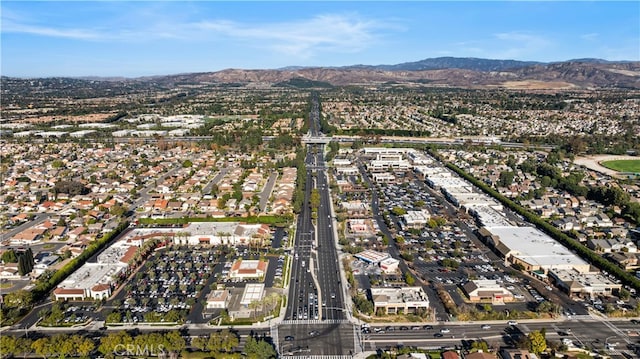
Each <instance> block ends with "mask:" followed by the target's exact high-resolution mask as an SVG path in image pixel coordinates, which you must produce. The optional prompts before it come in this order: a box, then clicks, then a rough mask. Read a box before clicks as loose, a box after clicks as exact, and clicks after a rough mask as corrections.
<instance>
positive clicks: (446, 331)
mask: <svg viewBox="0 0 640 359" xmlns="http://www.w3.org/2000/svg"><path fill="white" fill-rule="evenodd" d="M449 332H450V330H449V329H447V328H442V329H440V333H442V334H447V333H449Z"/></svg>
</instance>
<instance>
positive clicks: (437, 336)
mask: <svg viewBox="0 0 640 359" xmlns="http://www.w3.org/2000/svg"><path fill="white" fill-rule="evenodd" d="M433 336H434V337H436V338H442V337H443V336H444V335H442V333H434V334H433Z"/></svg>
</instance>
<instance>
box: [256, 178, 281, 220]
mask: <svg viewBox="0 0 640 359" xmlns="http://www.w3.org/2000/svg"><path fill="white" fill-rule="evenodd" d="M277 178H278V172H274V173H272V174H271V175H269V179H267V183H266V184H265V185H264V188H263V189H262V192H261V193H260V212H262V213H264V212H265V210H266V209H267V203H269V197H271V192H272V191H273V186H275V184H276V179H277Z"/></svg>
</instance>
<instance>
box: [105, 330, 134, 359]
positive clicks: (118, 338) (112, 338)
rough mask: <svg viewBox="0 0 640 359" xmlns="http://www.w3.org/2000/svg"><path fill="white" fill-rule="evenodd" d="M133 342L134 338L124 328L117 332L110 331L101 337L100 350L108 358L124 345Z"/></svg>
mask: <svg viewBox="0 0 640 359" xmlns="http://www.w3.org/2000/svg"><path fill="white" fill-rule="evenodd" d="M128 344H133V338H131V336H130V335H129V334H127V332H125V331H124V330H122V331H119V332H117V333H109V334H107V335H106V336H104V337H102V338H100V345H99V346H98V351H100V353H102V354H103V355H104V356H106V357H108V358H112V357H113V356H114V353H115V351H116V349H118V348H122V346H123V345H125V346H126V345H128Z"/></svg>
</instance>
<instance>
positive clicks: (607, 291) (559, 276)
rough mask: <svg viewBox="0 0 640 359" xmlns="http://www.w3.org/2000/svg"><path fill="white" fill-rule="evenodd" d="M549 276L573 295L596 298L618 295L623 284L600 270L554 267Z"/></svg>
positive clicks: (558, 285)
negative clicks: (583, 270) (588, 270)
mask: <svg viewBox="0 0 640 359" xmlns="http://www.w3.org/2000/svg"><path fill="white" fill-rule="evenodd" d="M549 277H550V278H551V280H552V281H553V282H555V284H556V286H557V287H558V288H560V289H561V290H563V291H564V292H566V293H567V294H569V296H572V297H581V298H594V297H597V296H599V295H603V296H607V297H609V296H611V295H617V294H618V293H619V292H620V289H621V288H622V284H619V283H615V282H613V281H612V280H610V279H609V278H607V277H605V276H604V275H602V274H601V273H599V272H590V273H581V272H578V271H576V270H571V269H554V270H551V271H549Z"/></svg>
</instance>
